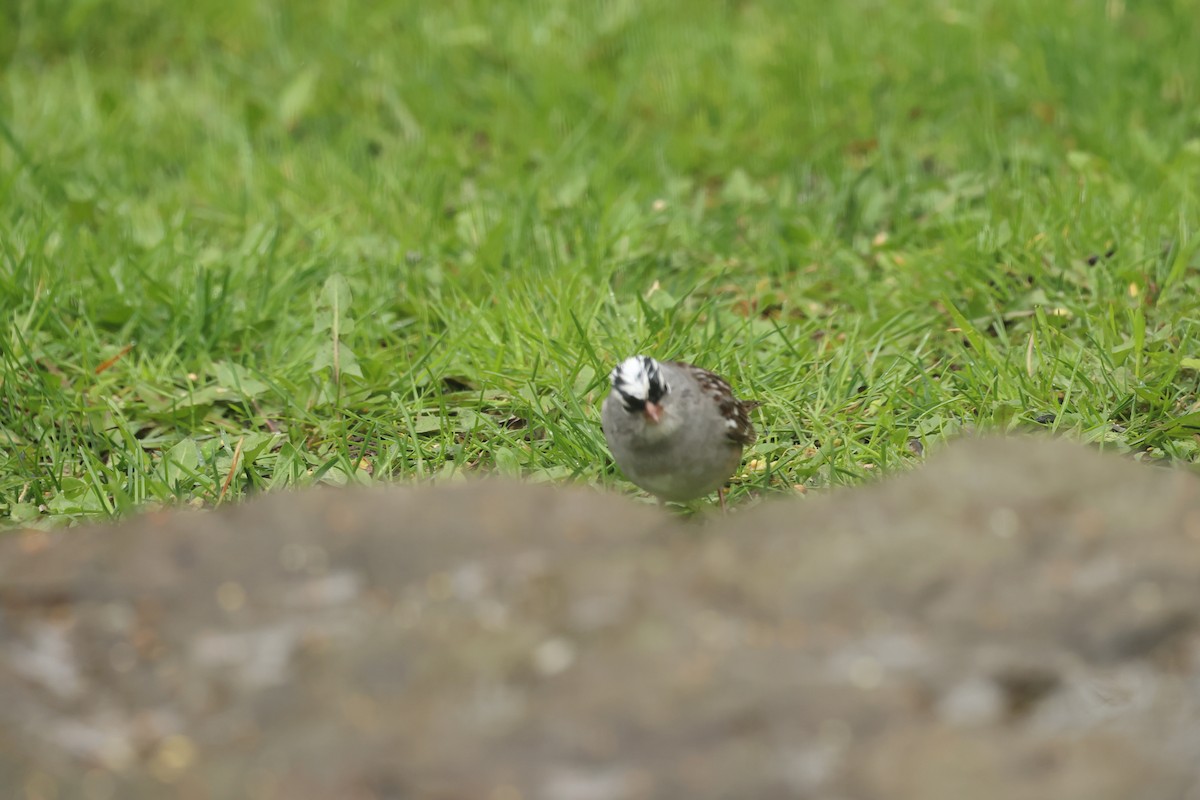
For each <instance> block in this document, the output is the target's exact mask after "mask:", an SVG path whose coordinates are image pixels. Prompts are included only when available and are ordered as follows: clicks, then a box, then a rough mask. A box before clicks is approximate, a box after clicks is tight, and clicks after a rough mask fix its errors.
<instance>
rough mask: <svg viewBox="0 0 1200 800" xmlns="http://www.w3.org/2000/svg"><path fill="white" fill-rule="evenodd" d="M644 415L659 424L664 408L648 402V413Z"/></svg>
mask: <svg viewBox="0 0 1200 800" xmlns="http://www.w3.org/2000/svg"><path fill="white" fill-rule="evenodd" d="M644 413H645V414H646V419H648V420H650V421H651V422H653V423H655V424H658V421H659V420H661V419H662V406H660V405H659V404H658V403H650V402H647V403H646V411H645V412H644Z"/></svg>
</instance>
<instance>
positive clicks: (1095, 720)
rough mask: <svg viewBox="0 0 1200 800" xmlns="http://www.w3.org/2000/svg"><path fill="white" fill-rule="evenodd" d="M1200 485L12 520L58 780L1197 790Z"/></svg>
mask: <svg viewBox="0 0 1200 800" xmlns="http://www.w3.org/2000/svg"><path fill="white" fill-rule="evenodd" d="M1198 615H1200V479H1197V478H1196V477H1195V476H1193V475H1188V474H1185V473H1183V472H1178V471H1171V470H1166V469H1158V468H1152V467H1147V466H1143V465H1139V464H1134V463H1132V462H1130V461H1128V460H1123V459H1120V458H1118V457H1116V456H1101V455H1097V454H1095V453H1093V452H1091V451H1088V450H1086V449H1084V448H1081V447H1079V446H1075V445H1070V444H1066V443H1063V442H1053V441H1039V440H1027V439H1016V440H977V441H963V442H959V443H957V444H955V445H953V446H951V447H949V448H948V449H947V450H946V451H944V452H942V453H939V454H936V455H935V456H933V457H932V458H931V460H930V462H929V463H928V464H927V465H926V466H925V467H923V468H921V469H918V470H916V471H914V472H913V473H910V474H907V475H903V476H899V477H896V478H893V479H891V480H886V481H882V482H880V483H878V484H876V485H873V486H869V487H865V488H861V489H856V490H849V491H843V492H835V493H832V494H830V495H829V496H826V497H811V498H804V499H795V500H788V501H776V502H770V503H765V504H763V505H762V506H759V507H757V508H753V509H749V510H743V511H741V512H740V513H736V514H731V515H729V516H727V517H725V518H714V519H711V520H708V521H706V522H704V523H703V524H698V523H697V522H695V521H687V522H681V521H678V520H677V519H675V518H673V517H672V516H671V515H669V514H667V513H663V512H660V511H659V510H658V509H655V508H652V507H649V506H645V505H638V504H635V503H633V502H630V501H627V500H624V499H621V498H615V497H607V496H603V495H600V494H597V493H594V492H589V491H586V490H582V489H579V490H555V489H551V488H545V487H533V486H522V485H514V484H511V483H499V482H495V483H491V482H483V483H475V484H467V485H456V486H451V487H446V488H437V489H400V488H398V489H392V490H387V491H375V492H361V491H359V492H355V491H319V492H305V493H297V494H290V495H276V496H271V497H266V498H263V499H260V500H257V501H254V502H251V503H248V504H246V505H243V506H241V507H237V508H231V509H227V510H223V511H220V512H216V513H202V512H185V513H155V514H149V515H145V516H142V517H140V518H137V519H134V520H131V521H129V522H126V523H123V524H120V525H115V526H108V527H96V528H90V529H82V530H68V531H61V532H56V533H53V534H45V533H35V532H27V533H14V534H11V535H7V536H5V537H2V538H0V640H2V644H0V787H4V788H3V791H2V792H0V794H2V796H3V797H5V798H8V797H13V798H28V799H29V800H60V799H62V798H85V799H86V800H106V799H108V798H111V799H112V800H140V799H142V798H145V799H147V800H149V799H150V798H153V799H154V800H159V799H160V798H165V797H170V798H198V799H199V798H203V799H207V798H222V799H223V798H262V799H263V800H268V799H270V800H274V799H275V798H280V799H283V798H287V799H288V800H309V799H311V800H318V799H320V800H326V799H327V798H339V799H345V800H367V799H368V798H371V799H376V800H385V799H386V800H393V799H395V800H400V799H401V798H402V799H403V800H640V799H641V798H668V799H670V800H680V799H681V798H741V799H743V800H745V799H748V798H822V799H827V800H884V799H885V798H886V799H887V800H961V798H968V797H969V798H972V800H991V799H992V798H995V800H1023V799H1024V798H1029V799H1030V800H1034V799H1035V798H1037V799H1039V800H1040V799H1042V798H1056V800H1074V799H1075V798H1078V800H1106V799H1108V798H1111V799H1112V800H1118V799H1120V800H1126V799H1127V798H1135V797H1136V798H1139V800H1168V799H1170V800H1195V799H1196V798H1200V619H1198Z"/></svg>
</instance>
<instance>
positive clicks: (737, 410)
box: [673, 361, 759, 445]
mask: <svg viewBox="0 0 1200 800" xmlns="http://www.w3.org/2000/svg"><path fill="white" fill-rule="evenodd" d="M673 363H674V364H675V365H676V366H678V367H680V368H682V369H685V370H687V371H688V372H690V373H691V374H692V376H693V377H694V378H695V379H696V383H698V384H699V385H700V390H701V391H702V392H704V393H705V394H706V395H708V396H709V397H711V398H712V399H713V402H715V403H716V404H717V407H718V408H719V409H720V410H721V416H722V417H724V418H725V421H726V423H727V424H728V425H729V430H728V432H726V434H725V435H726V436H727V437H728V438H729V441H731V442H733V443H735V444H740V445H749V444H752V443H753V442H754V440H755V439H756V438H757V436H758V435H757V433H755V430H754V423H753V422H751V421H750V411H751V410H752V409H754V408H757V407H758V405H759V404H758V403H744V402H742V401H741V400H738V399H737V397H736V396H735V395H734V394H733V387H731V386H730V385H729V383H728V382H726V380H725V379H724V378H722V377H721V376H720V375H717V374H715V373H712V372H709V371H708V370H706V369H704V368H702V367H697V366H696V365H695V364H685V363H683V362H681V361H676V362H673Z"/></svg>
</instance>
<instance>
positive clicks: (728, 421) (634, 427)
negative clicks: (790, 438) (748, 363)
mask: <svg viewBox="0 0 1200 800" xmlns="http://www.w3.org/2000/svg"><path fill="white" fill-rule="evenodd" d="M609 378H610V379H611V381H612V391H611V392H609V394H608V397H606V398H604V405H603V407H602V408H601V411H600V419H601V423H602V424H603V427H604V438H605V439H606V440H607V441H608V449H609V450H611V451H612V454H613V458H614V459H615V460H616V462H617V466H618V467H620V468H621V471H622V472H624V473H625V477H627V478H629V480H631V481H633V482H634V483H635V484H637V485H638V486H640V487H641V488H643V489H645V490H646V491H648V492H650V493H651V494H653V495H656V496H657V497H658V498H659V499H660V500H672V501H675V502H684V501H686V500H692V499H694V498H697V497H700V496H701V495H705V494H708V493H709V492H711V491H713V490H714V489H716V490H717V492H718V497H719V498H720V501H721V506H722V507H724V505H725V495H724V492H722V487H723V486H724V485H725V481H727V480H728V479H729V476H730V475H732V474H733V472H734V470H736V469H737V468H738V464H740V463H741V460H742V448H743V447H744V446H745V445H748V444H750V443H751V442H753V441H754V438H755V434H754V425H753V424H752V423H751V422H750V414H749V411H750V409H751V408H752V407H753V406H752V405H750V404H747V403H743V402H742V401H740V400H738V399H737V398H736V397H734V395H733V389H731V388H730V387H729V384H728V383H726V382H725V381H724V380H723V379H721V378H720V377H718V376H716V375H714V374H713V373H711V372H709V371H708V370H706V369H701V368H700V367H697V366H694V365H692V364H684V363H681V362H678V361H655V360H654V359H653V358H650V357H649V356H630V357H629V358H627V359H625V360H624V361H622V362H621V363H620V364H618V365H617V367H616V368H615V369H614V370H613V371H612V373H611V375H610V376H609Z"/></svg>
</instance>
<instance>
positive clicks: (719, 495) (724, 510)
mask: <svg viewBox="0 0 1200 800" xmlns="http://www.w3.org/2000/svg"><path fill="white" fill-rule="evenodd" d="M717 500H718V501H719V502H720V503H721V513H722V514H727V513H729V509H727V508H725V487H723V486H722V487H721V488H720V489H717Z"/></svg>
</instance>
